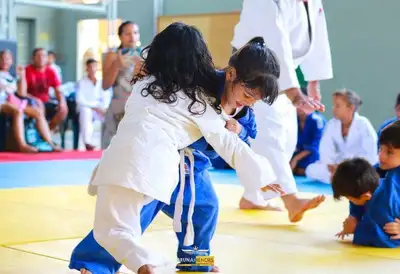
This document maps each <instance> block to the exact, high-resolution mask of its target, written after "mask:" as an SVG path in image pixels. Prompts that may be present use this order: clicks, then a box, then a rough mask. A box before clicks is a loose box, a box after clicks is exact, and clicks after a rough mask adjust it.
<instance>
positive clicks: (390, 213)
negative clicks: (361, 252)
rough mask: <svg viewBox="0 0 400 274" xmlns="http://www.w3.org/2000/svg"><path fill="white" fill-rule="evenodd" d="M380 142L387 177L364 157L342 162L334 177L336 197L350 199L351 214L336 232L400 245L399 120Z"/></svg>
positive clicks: (370, 242)
mask: <svg viewBox="0 0 400 274" xmlns="http://www.w3.org/2000/svg"><path fill="white" fill-rule="evenodd" d="M379 143H380V151H379V162H380V168H381V169H382V170H384V171H386V174H385V175H384V176H385V177H384V178H379V174H378V173H377V172H376V169H375V168H374V167H372V166H371V165H370V164H369V163H368V162H367V161H366V160H364V159H361V158H355V159H351V160H346V161H344V162H342V163H341V164H340V165H339V166H338V168H337V170H336V172H335V174H334V175H333V177H332V189H333V196H334V198H335V199H340V197H342V196H343V197H346V198H347V199H348V200H349V201H350V215H349V217H347V219H346V220H345V221H344V222H343V230H342V231H341V232H339V233H338V234H337V236H338V237H340V238H342V239H343V238H344V237H345V236H346V235H350V234H354V238H353V244H356V245H364V246H374V247H386V248H394V247H400V220H399V217H400V121H397V122H394V123H393V124H391V125H389V126H388V127H386V128H385V129H384V130H383V131H382V133H381V135H380V138H379Z"/></svg>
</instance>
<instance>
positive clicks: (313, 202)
mask: <svg viewBox="0 0 400 274" xmlns="http://www.w3.org/2000/svg"><path fill="white" fill-rule="evenodd" d="M323 201H325V196H324V195H319V196H317V197H314V198H312V199H299V198H297V197H296V199H295V200H294V201H293V202H291V203H287V204H286V208H287V210H288V213H289V220H290V221H291V222H292V223H296V222H299V221H300V220H301V219H303V216H304V213H306V212H307V211H308V210H311V209H314V208H316V207H318V206H319V205H320V204H321V203H322V202H323Z"/></svg>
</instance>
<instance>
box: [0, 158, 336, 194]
mask: <svg viewBox="0 0 400 274" xmlns="http://www.w3.org/2000/svg"><path fill="white" fill-rule="evenodd" d="M97 162H98V160H68V161H43V162H22V163H1V164H0V188H2V189H9V188H21V187H40V186H70V185H87V184H88V182H89V180H90V176H91V174H92V171H93V169H94V167H95V166H96V164H97ZM111 172H112V171H111ZM210 173H211V178H212V180H213V182H214V183H216V184H231V185H240V182H239V180H238V178H237V176H236V173H235V171H233V170H211V171H210ZM296 182H297V186H298V188H299V191H302V192H313V193H322V194H331V193H332V191H331V187H330V185H327V184H323V183H320V182H317V181H312V180H309V179H307V178H304V177H296Z"/></svg>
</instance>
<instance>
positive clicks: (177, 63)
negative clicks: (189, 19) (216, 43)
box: [133, 23, 221, 115]
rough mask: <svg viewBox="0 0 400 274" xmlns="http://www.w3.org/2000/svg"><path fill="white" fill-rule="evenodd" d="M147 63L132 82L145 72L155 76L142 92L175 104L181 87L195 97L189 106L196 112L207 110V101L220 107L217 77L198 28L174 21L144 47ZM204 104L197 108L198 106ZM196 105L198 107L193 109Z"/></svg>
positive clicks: (143, 75) (198, 113) (143, 55)
mask: <svg viewBox="0 0 400 274" xmlns="http://www.w3.org/2000/svg"><path fill="white" fill-rule="evenodd" d="M141 56H142V58H143V59H144V64H143V66H142V68H141V72H140V73H138V74H137V75H135V77H134V79H133V82H134V83H135V82H136V81H138V80H140V79H142V78H143V77H145V76H146V75H152V76H154V77H155V80H154V81H153V82H151V83H150V84H149V85H148V86H147V87H145V88H144V89H143V90H142V95H143V96H148V95H151V96H153V97H154V98H155V99H156V100H158V101H160V102H163V103H167V104H173V103H175V102H176V101H177V100H178V94H177V93H178V92H179V91H182V92H183V93H184V94H185V95H186V96H187V97H189V99H190V100H191V101H192V102H191V103H190V104H189V107H188V110H189V112H190V113H192V114H195V115H201V114H203V113H204V112H205V110H206V107H207V104H211V105H212V106H213V108H214V109H215V110H217V111H220V110H221V108H220V106H219V105H220V99H219V98H218V94H217V89H216V87H217V83H218V77H217V74H216V69H215V66H214V63H213V61H212V58H211V54H210V52H209V51H208V48H207V45H206V43H205V41H204V40H203V37H202V35H201V33H200V31H199V30H197V29H196V28H195V27H193V26H188V25H185V24H183V23H173V24H171V25H169V26H168V27H167V28H166V29H164V30H163V31H162V32H160V33H159V34H157V35H156V36H155V37H154V39H153V41H152V42H151V44H150V45H149V46H147V47H145V48H144V49H143V51H142V52H141ZM199 104H200V106H201V108H198V106H199ZM194 105H196V109H194Z"/></svg>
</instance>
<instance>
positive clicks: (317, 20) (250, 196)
mask: <svg viewBox="0 0 400 274" xmlns="http://www.w3.org/2000/svg"><path fill="white" fill-rule="evenodd" d="M254 36H262V37H263V38H264V40H265V42H266V44H267V46H268V47H269V48H271V49H272V50H273V51H274V52H275V53H276V54H277V56H278V59H279V61H280V64H281V75H280V78H279V86H280V90H282V93H283V94H282V95H280V96H279V98H278V99H277V101H276V102H275V103H274V104H273V105H271V106H268V105H263V104H259V103H257V104H256V105H255V108H254V110H255V115H256V121H257V126H258V135H257V138H256V139H255V140H254V142H252V144H251V145H252V148H253V150H254V151H256V152H257V153H260V154H261V155H263V156H265V157H267V158H268V159H269V161H270V163H271V165H272V167H273V169H274V171H275V173H276V174H277V183H279V184H281V185H282V187H283V189H284V191H285V192H286V193H287V195H285V196H283V197H282V199H283V202H284V204H285V207H286V209H287V210H288V212H289V219H290V220H291V221H293V222H295V221H299V220H300V219H301V218H302V216H303V213H304V211H305V210H307V209H310V208H314V207H316V206H318V205H319V204H320V203H321V202H322V201H323V199H324V198H323V197H322V196H317V197H315V198H314V199H311V200H300V199H298V198H297V197H296V192H297V188H296V182H295V180H294V177H293V174H292V170H291V168H290V164H289V162H290V159H291V157H292V155H293V152H294V151H295V148H296V142H297V118H296V109H295V106H300V107H301V108H303V109H304V110H306V111H307V112H311V111H313V110H323V105H321V104H320V102H319V101H320V99H321V96H320V92H319V84H318V81H320V80H325V79H330V78H332V64H331V55H330V47H329V41H328V35H327V27H326V22H325V14H324V10H323V6H322V3H321V0H308V1H299V0H244V1H243V7H242V12H241V15H240V21H239V23H238V24H237V25H236V27H235V32H234V38H233V41H232V46H233V47H234V48H240V47H241V46H243V45H244V44H245V43H246V42H247V41H248V40H249V39H250V38H252V37H254ZM298 66H300V68H301V70H302V72H303V74H304V77H305V80H306V81H308V83H309V84H308V95H309V97H307V96H305V95H303V94H302V92H301V90H300V86H299V82H298V80H297V76H296V72H295V70H296V68H297V67H298ZM273 197H276V194H272V195H270V194H269V193H262V192H260V191H258V190H257V191H252V190H249V189H245V193H244V196H243V199H242V200H241V201H240V207H241V208H243V209H249V208H256V209H275V208H273V207H272V208H271V207H269V206H268V203H267V200H269V199H271V198H273ZM299 208H300V210H299Z"/></svg>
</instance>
